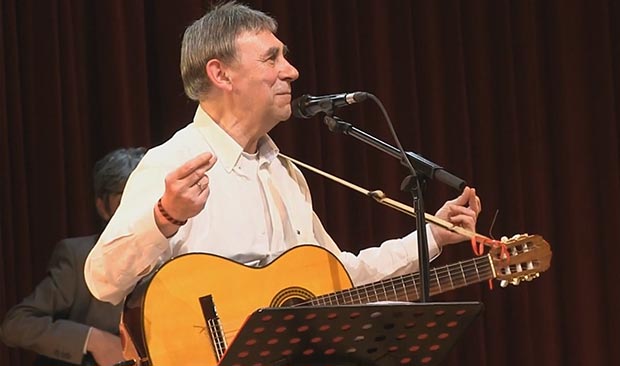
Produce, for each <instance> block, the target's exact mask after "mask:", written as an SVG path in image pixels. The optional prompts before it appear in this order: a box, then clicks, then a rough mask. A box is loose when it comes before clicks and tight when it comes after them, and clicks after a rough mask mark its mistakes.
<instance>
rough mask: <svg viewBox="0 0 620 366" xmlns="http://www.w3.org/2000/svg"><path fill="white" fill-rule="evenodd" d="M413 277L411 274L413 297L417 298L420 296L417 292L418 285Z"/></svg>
mask: <svg viewBox="0 0 620 366" xmlns="http://www.w3.org/2000/svg"><path fill="white" fill-rule="evenodd" d="M415 277H416V275H412V276H411V280H412V281H413V288H414V289H415V299H416V300H417V299H419V298H420V293H419V292H418V285H417V284H416V283H415Z"/></svg>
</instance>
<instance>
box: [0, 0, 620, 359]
mask: <svg viewBox="0 0 620 366" xmlns="http://www.w3.org/2000/svg"><path fill="white" fill-rule="evenodd" d="M249 4H250V5H252V6H254V7H256V8H258V9H261V10H263V11H266V12H268V13H270V14H272V15H274V16H275V17H276V18H277V20H278V21H279V25H280V27H279V33H278V35H279V37H280V38H281V39H282V40H283V41H284V42H285V43H286V44H287V45H288V46H289V48H290V49H291V55H290V59H291V61H292V62H293V64H294V65H296V66H297V68H298V69H299V71H300V73H301V77H300V78H299V80H298V81H297V82H295V83H294V85H293V90H294V95H296V96H297V95H300V94H303V93H309V94H313V95H319V94H327V93H335V92H343V91H355V90H361V91H367V92H371V93H373V94H375V95H376V96H377V97H378V98H379V99H381V101H382V102H383V103H384V104H385V107H386V108H387V110H388V112H389V114H390V117H391V118H392V121H393V122H394V125H395V128H396V131H397V132H398V135H399V138H400V139H401V142H402V143H403V145H404V146H405V148H406V149H408V150H412V151H415V152H417V153H419V154H421V155H423V156H425V157H426V158H428V159H430V160H432V161H434V162H436V163H438V164H440V165H442V166H444V167H445V168H446V169H447V170H448V171H450V172H452V173H454V174H456V175H458V176H460V177H462V178H464V179H466V180H467V181H468V182H469V183H470V184H471V185H472V186H475V187H476V188H477V190H478V193H479V195H480V196H481V198H482V200H483V207H484V211H483V214H482V215H481V217H480V219H479V224H478V229H479V230H478V231H479V232H480V233H482V234H488V232H489V231H492V235H494V236H495V237H498V238H499V237H501V236H504V235H506V236H511V235H512V234H515V233H525V232H528V233H535V234H541V235H542V236H544V237H545V238H546V239H547V240H548V241H549V242H550V243H551V245H552V249H553V253H554V257H553V262H552V266H551V268H550V269H549V271H547V272H545V273H543V274H542V275H541V277H540V278H538V279H536V280H535V281H533V282H528V283H524V284H521V285H520V286H518V287H510V288H507V289H501V288H498V286H497V285H496V286H495V289H494V290H492V291H491V290H489V289H488V287H487V286H486V284H482V285H472V286H469V287H467V288H464V289H460V290H456V291H452V292H448V293H445V294H443V295H440V296H437V297H435V298H433V300H436V301H461V300H478V301H482V302H483V303H484V304H485V311H484V313H483V315H482V316H481V317H480V318H479V319H478V320H477V321H476V322H475V323H474V324H473V325H472V327H471V328H470V329H469V330H468V331H467V333H466V337H465V338H464V339H462V340H461V341H460V342H459V343H458V345H457V347H456V348H455V349H453V350H452V351H451V352H450V354H449V356H448V360H447V361H446V362H445V363H444V364H445V365H472V366H473V365H507V366H521V365H558V366H560V365H562V366H566V365H575V366H577V365H618V364H620V356H618V353H617V352H614V348H613V347H614V344H615V341H616V340H618V339H620V334H619V332H618V329H619V328H620V317H619V316H618V313H617V311H616V309H618V308H620V298H619V295H618V293H619V291H617V290H614V288H615V285H614V283H615V281H614V280H613V279H614V278H616V277H617V275H614V272H613V271H614V269H615V268H617V266H620V253H619V250H618V244H617V241H618V239H617V238H616V229H617V227H618V226H619V225H620V209H619V208H618V206H619V204H620V163H619V161H620V160H619V158H620V143H619V141H620V128H619V125H620V123H619V117H618V116H619V114H620V91H619V90H620V72H619V71H618V70H620V4H619V3H618V2H616V1H604V0H593V1H578V0H572V1H558V0H555V1H542V0H541V1H536V0H522V1H508V0H502V1H497V0H474V1H457V0H455V1H409V0H392V1H379V0H359V1H353V0H339V1H334V0H332V1H328V0H313V1H310V0H296V1H286V0H273V1H269V0H263V1H250V2H249ZM207 8H208V2H207V1H199V0H177V1H144V0H142V1H138V0H130V1H123V0H114V1H72V2H66V1H52V0H49V1H47V0H46V1H33V0H20V1H17V0H0V101H1V102H0V151H1V155H0V169H1V180H0V184H1V186H0V199H1V201H0V240H1V242H0V253H1V258H0V263H1V269H0V314H2V315H4V313H5V312H6V310H8V308H9V307H11V306H12V305H13V304H15V303H16V302H18V301H19V300H20V299H21V298H22V297H24V296H25V295H27V294H28V293H29V292H30V291H31V290H32V288H33V286H34V285H35V284H36V283H37V282H38V281H39V280H40V279H41V278H42V277H43V276H44V274H45V266H46V263H47V260H48V257H49V254H50V252H51V250H52V248H53V246H54V244H55V243H56V242H57V241H58V240H59V239H61V238H63V237H67V236H77V235H86V234H90V233H93V232H95V231H96V230H97V220H96V214H95V211H94V209H93V191H92V188H91V186H92V183H91V168H92V165H93V163H94V162H95V161H96V160H97V159H99V158H100V157H101V156H103V155H104V154H105V153H106V152H108V151H110V150H112V149H114V148H117V147H121V146H138V145H141V146H147V147H150V146H153V145H156V144H159V143H161V142H163V141H165V140H166V139H167V138H168V137H169V136H171V135H172V134H173V133H174V131H176V130H177V129H179V128H180V127H182V126H184V125H185V124H186V123H188V122H190V121H191V118H192V116H193V113H194V111H195V108H196V106H195V104H194V103H193V102H191V101H189V100H188V99H187V98H186V97H185V96H184V94H183V89H182V84H181V80H180V77H179V67H178V63H179V50H180V41H181V37H182V34H183V30H184V28H185V27H186V26H187V25H188V24H190V23H191V22H192V21H193V20H195V19H197V18H199V17H200V16H201V15H202V14H203V13H204V11H205V10H206V9H207ZM337 114H338V116H340V117H342V118H343V119H345V120H347V121H350V122H352V123H354V124H355V125H356V126H357V127H359V128H361V129H362V130H364V131H366V132H368V133H371V134H373V135H374V136H376V137H378V138H380V139H382V140H384V141H386V142H388V143H390V144H394V142H393V139H392V137H391V135H390V133H389V129H388V127H387V125H386V123H385V121H384V119H383V117H382V116H381V114H380V112H379V109H378V108H377V107H376V106H375V105H373V104H372V103H371V102H370V101H367V102H365V103H364V104H360V105H355V106H351V107H348V108H346V109H342V110H339V111H338V113H337ZM272 136H273V137H274V139H275V140H276V142H277V143H278V144H279V146H280V148H281V150H282V151H283V152H284V153H286V154H288V155H291V156H293V157H296V158H299V159H301V160H304V161H306V162H308V163H310V164H313V165H315V166H318V167H320V168H322V169H324V170H326V171H328V172H331V173H333V174H336V175H338V176H340V177H343V178H345V179H347V180H350V181H352V182H353V183H356V184H359V185H361V186H364V187H366V188H368V189H371V190H374V189H381V190H383V191H384V192H386V194H388V196H390V197H392V198H394V199H398V200H400V201H402V202H405V203H407V204H410V201H411V198H410V197H409V196H408V195H407V194H404V193H402V192H400V190H399V186H400V183H401V181H402V179H403V178H404V176H405V175H406V174H407V173H406V171H405V169H404V168H403V167H401V166H400V164H399V162H398V161H397V160H396V159H393V158H391V157H389V156H387V155H384V154H382V153H381V152H379V151H377V150H375V149H373V148H372V147H369V146H367V145H365V144H363V143H361V142H359V141H357V140H355V139H353V138H350V137H347V136H343V135H337V134H333V133H331V132H329V131H328V130H327V128H326V127H325V126H324V125H323V124H322V122H321V118H320V117H315V118H312V119H310V120H304V121H302V120H295V119H291V120H290V121H287V122H284V123H282V124H281V125H280V126H278V127H277V128H276V129H275V130H274V131H273V133H272ZM306 178H307V180H308V181H309V184H310V186H311V189H312V192H313V200H314V204H315V207H316V211H317V213H318V215H319V216H320V217H321V218H322V220H323V223H324V225H325V226H326V228H327V230H328V231H329V232H330V233H331V234H332V236H333V237H334V239H335V240H336V241H337V242H338V243H339V244H340V245H341V247H342V248H344V249H347V250H351V251H354V252H355V251H358V250H360V249H362V248H364V247H367V246H370V245H372V244H376V243H379V242H381V241H382V240H385V239H386V238H389V237H396V236H402V235H405V234H406V233H408V232H409V231H410V230H412V228H413V227H414V221H413V219H412V218H411V217H408V216H404V215H402V214H399V213H396V212H394V211H392V210H390V209H388V208H385V207H383V206H379V205H377V204H375V203H373V202H372V201H371V200H369V199H367V198H364V197H363V196H361V195H359V194H358V193H354V192H351V191H349V190H347V189H345V188H343V187H341V186H339V185H336V184H334V183H331V182H329V181H325V180H324V179H322V178H319V177H317V176H316V175H313V174H312V173H309V172H308V173H306ZM455 194H456V193H455V192H454V191H452V190H450V189H449V188H447V187H445V186H442V185H441V184H440V183H439V182H436V181H429V182H428V183H427V190H426V192H425V198H426V207H427V210H428V211H430V212H434V211H435V210H436V209H437V208H438V207H439V206H440V205H441V204H442V202H443V201H445V200H446V199H449V198H451V197H453V196H454V195H455ZM496 213H497V219H496V220H495V223H494V225H492V222H493V217H494V215H495V214H496ZM231 235H234V233H231ZM473 256H474V254H473V253H472V252H471V249H470V248H469V246H468V245H467V244H464V245H459V246H452V247H449V248H445V250H444V252H443V254H442V256H441V257H440V259H439V260H438V261H436V262H435V263H434V265H437V264H447V263H452V262H456V261H458V260H462V259H467V258H470V257H473ZM31 359H32V355H30V354H29V353H26V352H20V351H16V350H12V349H8V348H6V347H4V346H0V364H1V365H7V366H8V365H22V364H28V362H30V360H31Z"/></svg>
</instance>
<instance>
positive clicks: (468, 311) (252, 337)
mask: <svg viewBox="0 0 620 366" xmlns="http://www.w3.org/2000/svg"><path fill="white" fill-rule="evenodd" d="M482 308H483V305H482V303H479V302H458V303H445V302H442V303H415V304H413V303H389V304H385V303H377V304H370V305H359V306H357V305H355V306H352V305H344V306H319V307H316V306H312V307H305V306H304V307H284V308H262V309H258V310H257V311H255V312H254V313H252V315H250V316H249V317H248V318H247V320H246V322H245V324H244V325H243V327H242V328H241V330H240V331H239V332H238V333H237V336H236V337H235V339H234V340H233V342H232V343H231V344H230V347H229V348H228V349H227V351H226V353H225V354H224V357H223V358H222V359H221V361H220V363H219V366H354V365H359V366H375V365H376V366H398V365H402V366H417V365H427V366H432V365H438V364H439V362H441V360H443V359H444V357H445V356H446V354H447V352H448V351H449V350H450V349H451V348H452V346H454V344H455V343H456V341H457V340H458V339H459V338H460V337H461V335H462V334H463V332H464V331H465V329H466V328H467V327H468V326H469V325H470V324H471V322H472V321H473V320H474V319H475V318H476V317H477V316H478V315H479V314H480V312H481V311H482Z"/></svg>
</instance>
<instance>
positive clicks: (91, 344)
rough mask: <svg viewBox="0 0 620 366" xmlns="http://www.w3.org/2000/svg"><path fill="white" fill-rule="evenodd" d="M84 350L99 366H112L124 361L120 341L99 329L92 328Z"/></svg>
mask: <svg viewBox="0 0 620 366" xmlns="http://www.w3.org/2000/svg"><path fill="white" fill-rule="evenodd" d="M86 350H87V351H88V352H90V354H91V355H93V358H94V359H95V362H97V365H99V366H112V365H114V364H116V363H117V362H120V361H123V360H124V358H123V352H122V348H121V339H120V338H119V337H118V336H115V335H114V334H112V333H108V332H106V331H103V330H101V329H97V328H92V330H91V332H90V336H89V337H88V344H87V345H86Z"/></svg>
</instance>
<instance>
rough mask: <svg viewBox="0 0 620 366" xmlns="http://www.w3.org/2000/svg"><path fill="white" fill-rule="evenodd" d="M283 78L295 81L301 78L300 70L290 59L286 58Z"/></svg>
mask: <svg viewBox="0 0 620 366" xmlns="http://www.w3.org/2000/svg"><path fill="white" fill-rule="evenodd" d="M281 75H282V77H283V79H285V80H290V81H295V80H297V78H299V71H297V69H296V68H295V66H293V65H292V64H291V63H290V62H288V60H286V59H284V67H283V69H282V73H281Z"/></svg>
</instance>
